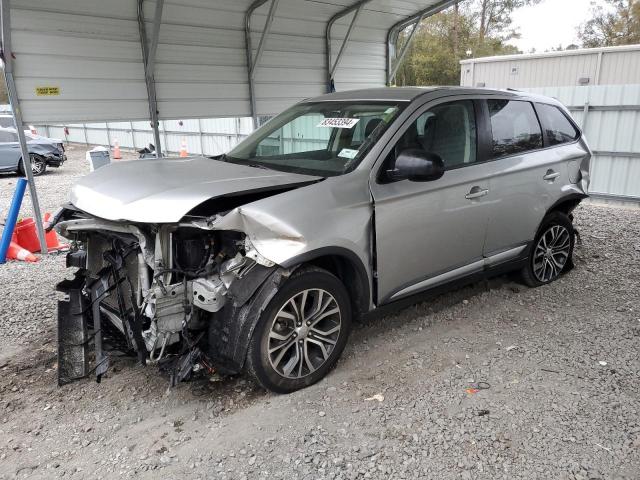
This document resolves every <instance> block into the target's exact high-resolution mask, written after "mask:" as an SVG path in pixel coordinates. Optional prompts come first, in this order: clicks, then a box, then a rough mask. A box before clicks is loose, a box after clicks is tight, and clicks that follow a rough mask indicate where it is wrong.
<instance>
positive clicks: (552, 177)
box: [542, 169, 560, 182]
mask: <svg viewBox="0 0 640 480" xmlns="http://www.w3.org/2000/svg"><path fill="white" fill-rule="evenodd" d="M559 176H560V172H555V171H553V170H551V169H549V170H547V173H546V174H545V176H544V177H542V178H543V179H544V180H548V181H551V182H553V181H554V180H555V179H556V178H558V177H559Z"/></svg>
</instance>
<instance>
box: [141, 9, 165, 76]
mask: <svg viewBox="0 0 640 480" xmlns="http://www.w3.org/2000/svg"><path fill="white" fill-rule="evenodd" d="M163 8H164V0H156V10H155V12H154V15H153V31H152V32H151V44H150V45H149V52H148V54H147V70H148V71H150V72H152V73H153V72H155V67H156V51H157V50H158V39H159V38H160V23H161V22H162V9H163ZM143 18H144V15H143Z"/></svg>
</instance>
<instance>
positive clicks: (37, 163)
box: [31, 157, 45, 175]
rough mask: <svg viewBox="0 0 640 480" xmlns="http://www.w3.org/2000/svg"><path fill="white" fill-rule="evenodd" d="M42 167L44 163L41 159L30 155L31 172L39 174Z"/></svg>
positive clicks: (42, 170) (43, 167) (42, 169)
mask: <svg viewBox="0 0 640 480" xmlns="http://www.w3.org/2000/svg"><path fill="white" fill-rule="evenodd" d="M44 169H45V163H44V161H43V160H40V159H39V158H34V157H31V172H33V174H34V175H40V174H41V173H42V172H44Z"/></svg>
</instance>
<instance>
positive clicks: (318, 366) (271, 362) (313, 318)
mask: <svg viewBox="0 0 640 480" xmlns="http://www.w3.org/2000/svg"><path fill="white" fill-rule="evenodd" d="M350 329H351V308H350V302H349V297H348V294H347V291H346V289H345V287H344V285H343V284H342V282H340V280H339V279H338V278H336V277H335V276H334V275H332V274H331V273H329V272H327V271H326V270H322V269H319V268H313V267H311V268H304V269H301V270H298V271H296V272H295V273H294V275H293V276H292V277H291V278H290V279H289V280H287V282H286V283H285V284H284V285H283V286H282V287H281V289H280V290H279V291H278V292H277V293H276V295H275V296H274V297H273V299H272V300H271V302H269V305H268V306H267V308H266V309H265V310H264V312H263V314H262V316H261V317H260V320H259V322H258V324H257V325H256V329H255V331H254V333H253V336H252V338H251V342H250V345H249V351H248V353H247V370H248V371H249V373H250V374H251V375H252V376H253V377H254V378H255V379H256V380H257V381H258V383H260V385H262V386H263V387H264V388H266V389H268V390H271V391H274V392H278V393H289V392H293V391H295V390H298V389H300V388H304V387H306V386H308V385H312V384H314V383H316V382H317V381H319V380H320V379H322V378H323V377H324V376H325V375H326V374H327V373H328V372H329V371H330V370H331V369H332V368H333V367H334V366H335V364H336V362H337V361H338V358H339V357H340V354H341V353H342V351H343V350H344V347H345V345H346V342H347V338H348V336H349V331H350Z"/></svg>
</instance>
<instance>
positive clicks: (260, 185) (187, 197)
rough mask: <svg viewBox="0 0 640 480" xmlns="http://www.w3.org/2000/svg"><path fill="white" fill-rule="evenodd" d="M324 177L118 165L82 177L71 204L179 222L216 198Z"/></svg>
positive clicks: (183, 164) (113, 216)
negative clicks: (190, 212)
mask: <svg viewBox="0 0 640 480" xmlns="http://www.w3.org/2000/svg"><path fill="white" fill-rule="evenodd" d="M319 179H320V177H314V176H309V175H300V174H295V173H286V172H278V171H275V170H266V169H261V168H254V167H248V166H244V165H236V164H232V163H227V162H221V161H217V160H212V159H210V158H206V157H190V158H180V159H177V158H170V159H154V158H151V159H139V160H132V161H123V162H116V163H112V164H110V165H107V166H105V167H102V168H100V169H98V170H96V171H95V172H93V173H91V174H89V175H87V176H86V177H83V178H82V179H80V180H79V181H78V182H77V183H76V184H75V185H74V186H73V188H72V190H71V203H72V204H73V205H75V206H76V207H77V208H79V209H80V210H83V211H85V212H87V213H89V214H91V215H95V216H96V217H99V218H103V219H106V220H115V221H117V220H128V221H131V222H141V223H175V222H178V221H180V219H181V218H182V217H184V215H186V214H187V213H188V212H189V211H190V210H192V209H193V208H194V207H196V206H198V205H199V204H201V203H202V202H204V201H206V200H209V199H211V198H215V197H222V196H225V195H229V194H237V193H243V192H251V191H259V190H265V189H266V190H268V189H272V188H274V187H276V188H277V187H285V186H292V185H296V184H300V183H308V182H313V181H315V180H319Z"/></svg>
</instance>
